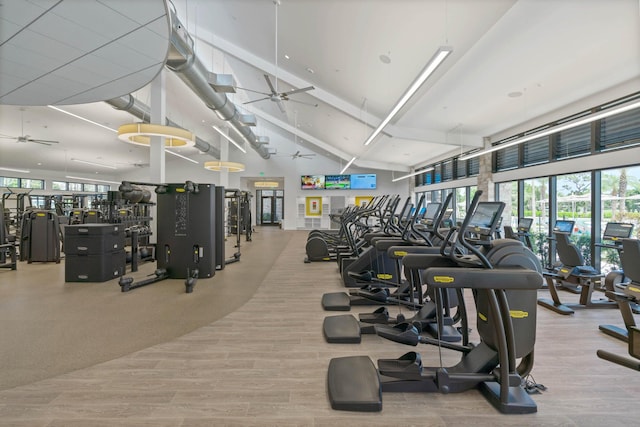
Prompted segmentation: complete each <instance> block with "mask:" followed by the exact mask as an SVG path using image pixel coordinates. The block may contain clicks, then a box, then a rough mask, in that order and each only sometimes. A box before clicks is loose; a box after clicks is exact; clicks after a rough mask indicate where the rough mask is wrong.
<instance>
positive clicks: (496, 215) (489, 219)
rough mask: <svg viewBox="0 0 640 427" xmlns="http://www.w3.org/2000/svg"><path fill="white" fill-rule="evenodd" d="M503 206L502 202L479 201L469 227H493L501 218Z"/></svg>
mask: <svg viewBox="0 0 640 427" xmlns="http://www.w3.org/2000/svg"><path fill="white" fill-rule="evenodd" d="M503 207H504V204H503V203H502V202H481V203H479V204H478V207H477V208H476V210H475V212H474V213H473V216H472V217H471V221H470V222H469V227H476V228H477V227H479V228H486V229H493V228H494V227H495V226H496V224H497V223H498V221H499V219H500V214H501V213H502V208H503Z"/></svg>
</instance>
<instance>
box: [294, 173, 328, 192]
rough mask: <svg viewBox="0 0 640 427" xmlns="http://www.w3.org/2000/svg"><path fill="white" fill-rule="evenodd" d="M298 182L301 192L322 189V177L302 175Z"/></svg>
mask: <svg viewBox="0 0 640 427" xmlns="http://www.w3.org/2000/svg"><path fill="white" fill-rule="evenodd" d="M300 181H301V185H302V189H303V190H322V189H324V175H302V176H301V177H300Z"/></svg>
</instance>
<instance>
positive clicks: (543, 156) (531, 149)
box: [522, 136, 549, 166]
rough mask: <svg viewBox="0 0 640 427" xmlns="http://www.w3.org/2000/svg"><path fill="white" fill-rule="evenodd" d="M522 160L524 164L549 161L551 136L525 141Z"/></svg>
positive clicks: (529, 164)
mask: <svg viewBox="0 0 640 427" xmlns="http://www.w3.org/2000/svg"><path fill="white" fill-rule="evenodd" d="M523 155H524V158H523V160H522V162H523V164H524V166H531V165H537V164H540V163H547V162H548V161H549V137H548V136H545V137H543V138H537V139H534V140H532V141H528V142H525V143H524V146H523Z"/></svg>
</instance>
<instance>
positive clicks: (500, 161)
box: [495, 145, 519, 171]
mask: <svg viewBox="0 0 640 427" xmlns="http://www.w3.org/2000/svg"><path fill="white" fill-rule="evenodd" d="M518 148H519V147H518V146H517V145H514V146H513V147H507V148H503V149H502V150H498V151H496V157H495V159H496V171H505V170H509V169H515V168H517V167H518Z"/></svg>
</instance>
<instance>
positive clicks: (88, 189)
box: [84, 184, 97, 192]
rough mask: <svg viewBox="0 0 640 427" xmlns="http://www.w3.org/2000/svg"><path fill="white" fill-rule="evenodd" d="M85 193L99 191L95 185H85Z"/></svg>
mask: <svg viewBox="0 0 640 427" xmlns="http://www.w3.org/2000/svg"><path fill="white" fill-rule="evenodd" d="M84 191H93V192H95V191H97V190H96V185H95V184H84Z"/></svg>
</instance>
